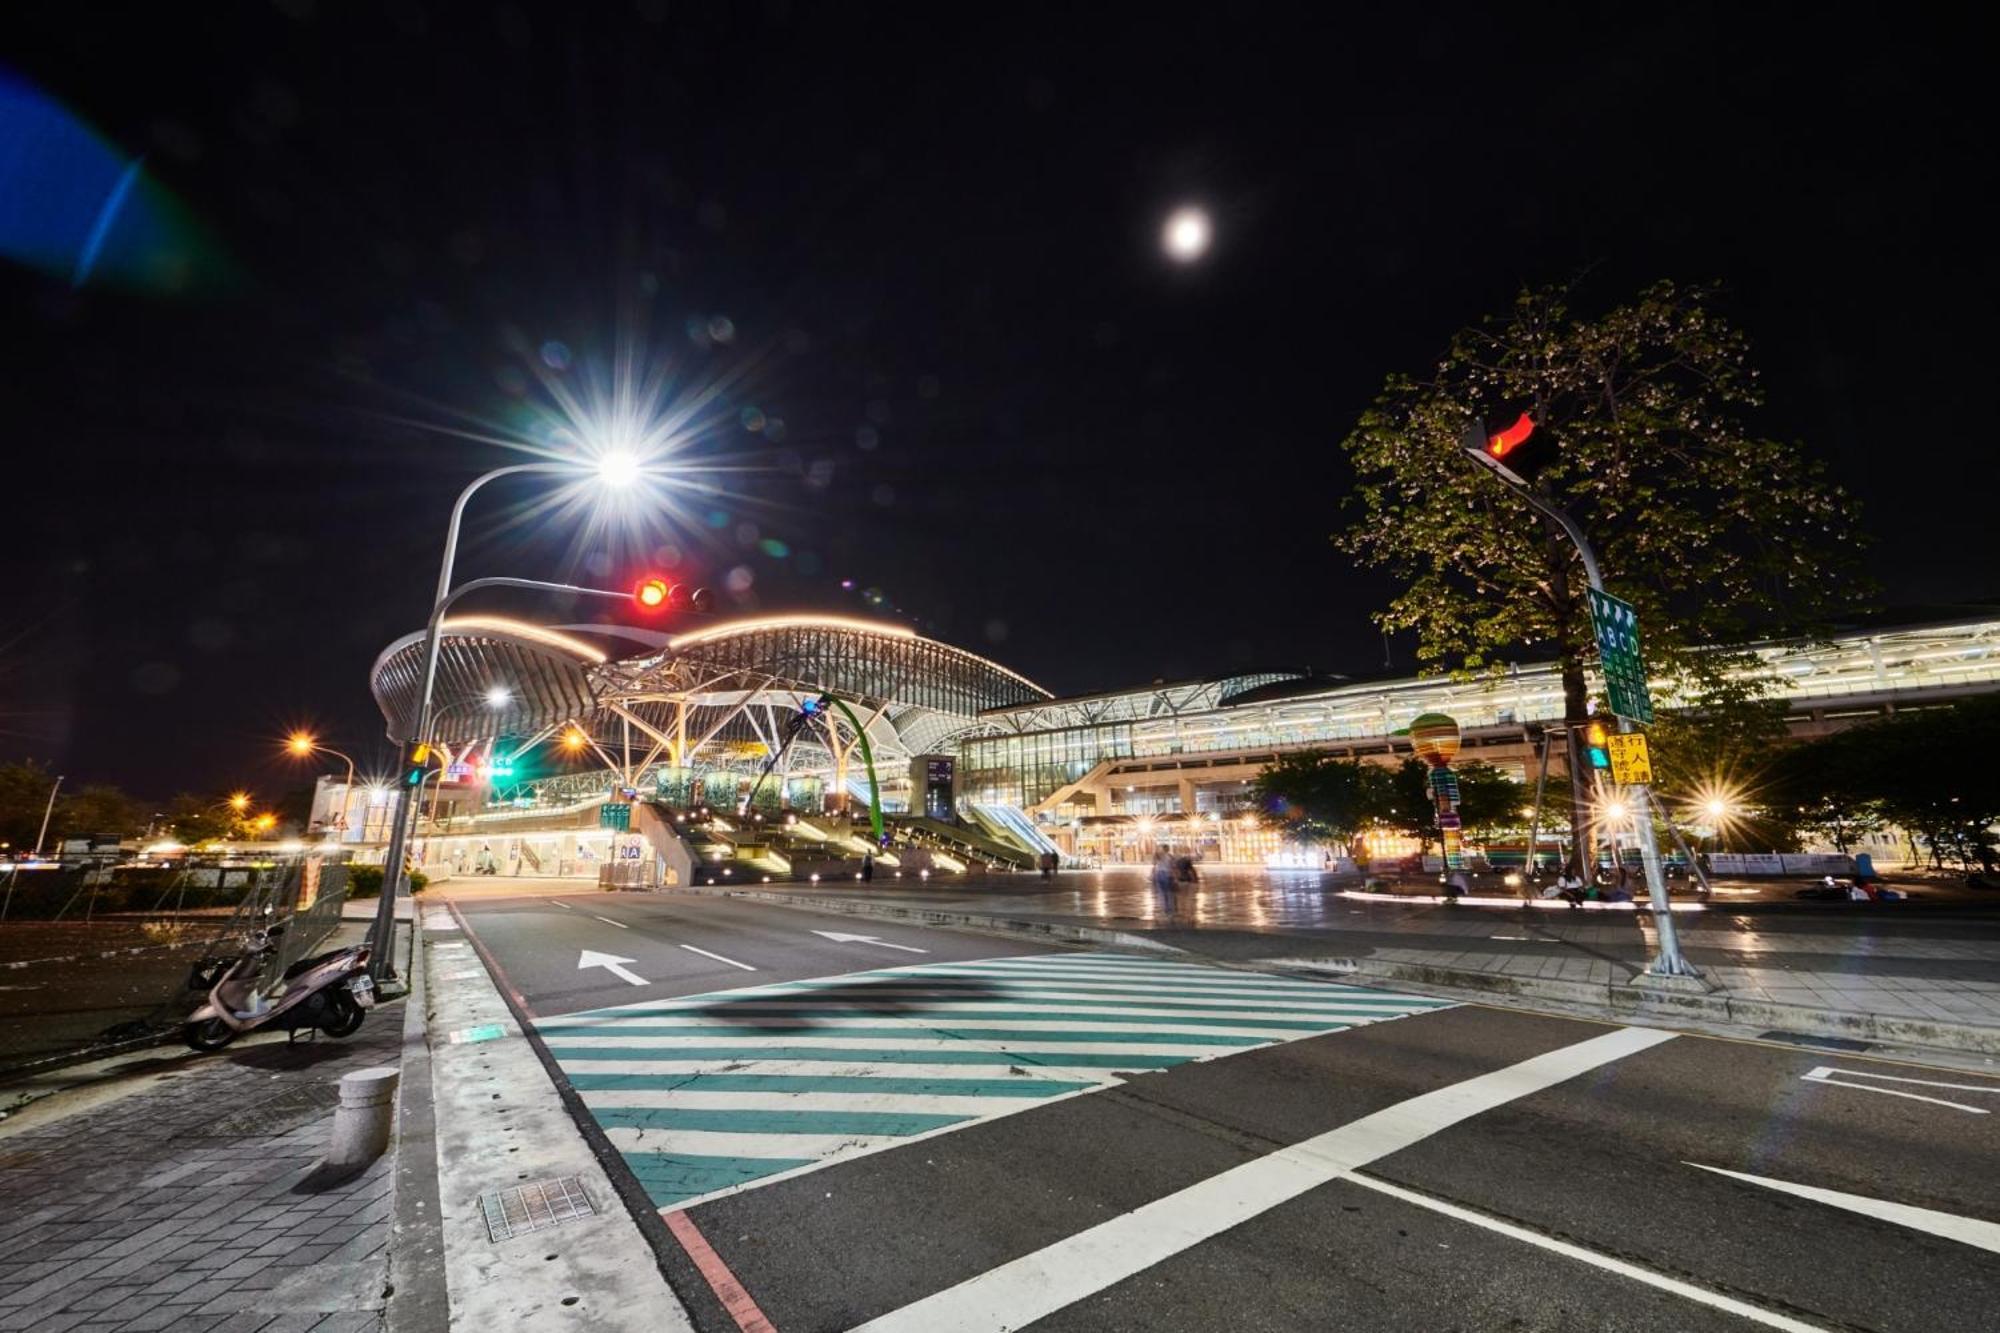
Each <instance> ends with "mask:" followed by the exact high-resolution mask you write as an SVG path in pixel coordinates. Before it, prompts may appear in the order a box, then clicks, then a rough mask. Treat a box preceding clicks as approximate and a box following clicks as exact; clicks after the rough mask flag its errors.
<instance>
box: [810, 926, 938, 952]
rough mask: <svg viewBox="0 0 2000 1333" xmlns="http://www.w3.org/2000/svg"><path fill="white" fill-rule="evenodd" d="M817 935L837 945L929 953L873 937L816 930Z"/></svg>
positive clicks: (927, 950)
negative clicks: (878, 947)
mask: <svg viewBox="0 0 2000 1333" xmlns="http://www.w3.org/2000/svg"><path fill="white" fill-rule="evenodd" d="M813 934H815V935H824V936H826V938H828V939H830V940H832V941H833V942H834V943H835V944H879V945H881V946H882V947H883V948H885V949H901V950H902V951H903V952H904V953H929V952H930V950H929V949H918V948H915V947H913V946H911V945H908V944H891V943H889V941H887V940H884V939H877V938H876V937H875V936H873V935H843V934H841V933H840V932H839V931H837V930H815V931H814V932H813Z"/></svg>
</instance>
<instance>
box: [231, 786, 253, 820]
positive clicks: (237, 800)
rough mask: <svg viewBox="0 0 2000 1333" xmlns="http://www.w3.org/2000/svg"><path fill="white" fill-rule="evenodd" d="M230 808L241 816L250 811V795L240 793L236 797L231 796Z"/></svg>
mask: <svg viewBox="0 0 2000 1333" xmlns="http://www.w3.org/2000/svg"><path fill="white" fill-rule="evenodd" d="M229 808H230V809H232V810H234V811H235V812H236V813H237V814H239V815H240V814H242V813H243V812H244V811H245V810H248V809H249V808H250V793H249V792H247V791H239V792H237V793H236V794H235V795H234V796H231V797H230V798H229Z"/></svg>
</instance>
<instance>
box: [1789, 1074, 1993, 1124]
mask: <svg viewBox="0 0 2000 1333" xmlns="http://www.w3.org/2000/svg"><path fill="white" fill-rule="evenodd" d="M1835 1074H1845V1075H1847V1077H1848V1078H1872V1079H1880V1080H1881V1081H1882V1082H1885V1083H1914V1084H1916V1085H1917V1086H1918V1087H1922V1088H1949V1089H1950V1090H1952V1091H1954V1092H1983V1093H1987V1094H1994V1093H2000V1087H1994V1086H1986V1085H1982V1084H1977V1083H1939V1082H1937V1081H1935V1080H1933V1079H1928V1078H1899V1077H1897V1076H1896V1075H1894V1074H1871V1073H1868V1072H1867V1071H1866V1070H1861V1069H1835V1068H1834V1067H1833V1066H1832V1065H1820V1066H1819V1067H1818V1068H1816V1069H1813V1070H1810V1071H1808V1072H1807V1073H1804V1074H1800V1075H1799V1079H1800V1081H1801V1082H1805V1083H1830V1084H1832V1085H1833V1086H1834V1087H1836V1088H1853V1089H1855V1090H1856V1091H1857V1092H1879V1093H1883V1094H1885V1095H1887V1096H1890V1097H1907V1098H1909V1099H1910V1100H1911V1101H1913V1102H1929V1103H1930V1104H1931V1105H1933V1106H1949V1107H1950V1108H1951V1109H1952V1110H1954V1111H1964V1112H1966V1113H1967V1114H1969V1115H1988V1114H1990V1112H1989V1111H1988V1109H1987V1108H1986V1107H1984V1106H1967V1105H1966V1104H1965V1103H1964V1102H1948V1101H1946V1100H1945V1099H1944V1098H1942V1097H1926V1096H1924V1095H1923V1094H1922V1093H1920V1092H1898V1091H1897V1090H1896V1089H1894V1088H1878V1087H1875V1086H1873V1085H1872V1084H1868V1083H1849V1082H1848V1081H1847V1079H1841V1078H1835V1077H1834V1075H1835Z"/></svg>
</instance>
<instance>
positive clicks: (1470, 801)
mask: <svg viewBox="0 0 2000 1333" xmlns="http://www.w3.org/2000/svg"><path fill="white" fill-rule="evenodd" d="M1452 772H1454V773H1456V774H1458V818H1459V822H1460V823H1461V824H1463V825H1464V826H1465V831H1466V832H1467V833H1477V834H1481V835H1485V836H1491V835H1492V834H1494V833H1498V832H1499V831H1501V830H1502V829H1508V828H1513V827H1516V826H1517V825H1520V824H1521V823H1523V822H1525V821H1524V819H1523V813H1524V812H1525V810H1526V809H1527V805H1528V801H1529V798H1530V796H1531V794H1532V793H1530V792H1529V790H1528V789H1527V788H1525V787H1523V786H1522V785H1521V784H1520V783H1518V782H1516V781H1514V779H1512V778H1510V777H1508V776H1507V774H1506V773H1505V772H1504V771H1503V770H1501V769H1498V768H1495V767H1494V766H1493V765H1492V764H1488V763H1485V762H1483V761H1481V760H1478V759H1474V760H1472V761H1471V762H1469V763H1465V764H1456V765H1453V767H1452Z"/></svg>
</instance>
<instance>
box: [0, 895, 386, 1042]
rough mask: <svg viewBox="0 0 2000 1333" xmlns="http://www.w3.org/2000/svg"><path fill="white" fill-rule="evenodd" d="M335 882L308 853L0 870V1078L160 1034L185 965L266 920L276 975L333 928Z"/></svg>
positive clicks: (238, 941) (268, 975)
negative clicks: (273, 931)
mask: <svg viewBox="0 0 2000 1333" xmlns="http://www.w3.org/2000/svg"><path fill="white" fill-rule="evenodd" d="M347 888H348V867H347V866H346V865H345V864H344V863H343V862H342V861H340V860H334V859H332V858H321V857H317V856H313V857H287V858H283V859H276V860H273V861H271V862H267V863H260V864H256V865H229V866H224V865H200V864H196V865H184V866H176V867H121V866H112V865H89V864H86V865H65V866H63V867H59V868H54V869H37V870H25V871H14V872H11V873H9V874H7V875H4V876H0V1081H4V1080H6V1079H8V1078H11V1077H17V1076H19V1075H21V1074H23V1073H26V1072H30V1071H32V1070H34V1069H37V1068H41V1067H44V1066H49V1065H56V1064H63V1063H69V1062H73V1061H75V1060H80V1059H87V1058H90V1057H92V1056H94V1055H98V1054H105V1053H109V1052H111V1051H114V1050H117V1049H120V1048H122V1047H124V1046H127V1045H134V1044H142V1043H144V1042H146V1041H148V1040H156V1039H158V1038H160V1037H162V1036H164V1035H167V1034H171V1033H172V1032H174V1031H175V1030H177V1029H178V1027H179V1025H180V1023H181V1021H182V1020H183V1018H184V1017H185V1016H186V1015H187V1013H188V1012H189V1011H190V1010H191V1009H193V1008H194V1006H195V1005H197V1004H199V1003H201V1002H202V1000H203V998H204V996H203V994H202V993H201V992H199V991H196V990H192V989H190V987H189V979H190V976H191V974H192V973H193V971H194V969H195V966H196V965H197V964H198V963H199V962H200V961H201V960H202V959H204V958H213V957H221V956H225V955H234V954H236V953H237V952H239V951H240V950H241V949H242V948H243V947H244V941H245V939H246V937H247V936H248V935H249V934H250V933H251V932H252V931H255V930H257V929H260V928H263V927H266V926H274V925H278V926H283V927H284V931H283V933H282V934H281V935H280V936H279V937H278V946H279V947H278V949H277V951H276V952H275V953H274V954H273V956H272V958H271V959H270V961H269V963H268V964H267V967H266V971H265V973H264V980H265V981H266V982H269V981H274V980H276V979H277V978H278V977H279V976H282V975H283V972H284V969H285V968H287V967H289V966H291V965H292V964H293V963H295V962H297V961H298V960H299V959H301V958H305V957H309V956H311V954H312V953H313V952H314V951H315V950H317V949H319V948H320V947H321V946H322V945H323V944H325V942H326V941H327V939H328V937H329V936H331V935H332V934H333V932H334V930H335V928H336V927H338V926H339V924H340V917H341V909H342V906H343V905H344V904H345V902H346V898H347Z"/></svg>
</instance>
